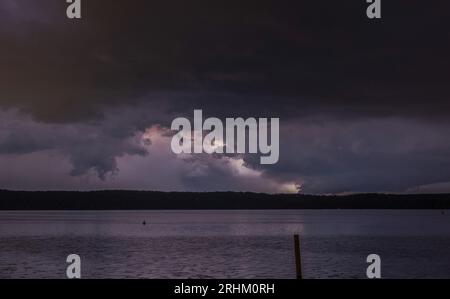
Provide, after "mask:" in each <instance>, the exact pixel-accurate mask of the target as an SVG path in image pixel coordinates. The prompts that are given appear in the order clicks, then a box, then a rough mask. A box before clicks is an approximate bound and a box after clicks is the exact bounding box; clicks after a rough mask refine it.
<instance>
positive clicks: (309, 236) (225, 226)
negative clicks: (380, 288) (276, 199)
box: [0, 210, 450, 279]
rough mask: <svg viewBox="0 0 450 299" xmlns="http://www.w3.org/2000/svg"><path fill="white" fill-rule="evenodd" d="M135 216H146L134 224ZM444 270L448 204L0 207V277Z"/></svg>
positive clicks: (424, 274)
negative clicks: (75, 260) (69, 271)
mask: <svg viewBox="0 0 450 299" xmlns="http://www.w3.org/2000/svg"><path fill="white" fill-rule="evenodd" d="M144 221H145V223H146V225H143V222H144ZM293 234H299V235H300V236H301V254H302V266H303V275H304V277H305V278H365V277H366V268H367V266H368V264H367V263H366V257H367V256H368V255H369V254H378V255H379V256H380V257H381V273H382V277H383V278H450V211H438V210H289V211H288V210H268V211H267V210H266V211H17V212H10V211H7V212H6V211H0V278H65V272H66V267H67V265H68V264H67V263H66V257H67V256H68V255H69V254H78V255H79V256H80V257H81V259H82V262H81V268H82V271H81V272H82V278H183V279H184V278H219V279H220V278H280V279H289V278H295V263H294V242H293Z"/></svg>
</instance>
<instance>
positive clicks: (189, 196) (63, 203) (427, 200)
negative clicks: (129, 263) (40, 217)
mask: <svg viewBox="0 0 450 299" xmlns="http://www.w3.org/2000/svg"><path fill="white" fill-rule="evenodd" d="M308 209H436V210H445V209H450V194H401V195H400V194H374V193H371V194H353V195H345V196H335V195H302V194H273V195H272V194H262V193H250V192H203V193H201V192H198V193H197V192H155V191H120V190H116V191H114V190H111V191H86V192H77V191H7V190H0V210H3V211H24V210H31V211H33V210H49V211H52V210H111V211H115V210H308Z"/></svg>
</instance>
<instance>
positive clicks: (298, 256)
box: [294, 234, 303, 279]
mask: <svg viewBox="0 0 450 299" xmlns="http://www.w3.org/2000/svg"><path fill="white" fill-rule="evenodd" d="M294 247H295V269H296V271H297V279H303V275H302V259H301V257H302V256H301V253H300V237H299V235H297V234H295V235H294Z"/></svg>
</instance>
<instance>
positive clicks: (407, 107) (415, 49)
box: [0, 0, 450, 193]
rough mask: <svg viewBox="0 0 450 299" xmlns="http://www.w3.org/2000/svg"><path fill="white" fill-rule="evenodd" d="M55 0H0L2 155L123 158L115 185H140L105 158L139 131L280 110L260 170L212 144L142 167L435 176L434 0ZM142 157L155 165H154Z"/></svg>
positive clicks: (446, 68) (397, 181)
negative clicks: (275, 146)
mask: <svg viewBox="0 0 450 299" xmlns="http://www.w3.org/2000/svg"><path fill="white" fill-rule="evenodd" d="M66 6H67V4H66V3H65V1H59V0H40V1H34V0H14V1H12V0H4V1H2V2H1V4H0V45H1V46H0V110H1V111H2V112H1V120H2V123H1V126H0V156H2V157H8V156H9V157H12V156H15V155H24V156H25V155H33V154H35V153H40V152H47V151H57V152H59V153H62V154H63V155H64V156H65V157H66V159H67V160H66V162H65V164H64V169H67V168H69V172H70V173H71V174H72V176H76V177H83V176H86V175H87V174H89V173H90V172H92V171H93V172H95V173H96V174H97V175H98V176H99V177H101V178H106V177H108V175H109V174H110V173H117V170H118V169H119V170H120V171H123V170H121V169H120V168H121V167H122V168H126V169H127V171H126V173H127V176H128V177H129V179H128V180H126V179H124V180H123V181H122V182H125V181H127V182H128V183H123V184H124V185H120V186H121V187H126V186H134V187H136V188H143V189H145V186H146V184H149V182H148V181H141V180H140V179H139V178H138V175H135V174H133V172H132V171H131V170H130V169H128V168H127V167H126V166H125V165H124V164H120V161H123V160H124V159H127V157H128V156H136V158H137V157H142V158H143V159H150V158H149V157H148V156H147V155H148V152H149V148H151V146H150V147H148V146H146V145H145V144H144V145H143V144H142V140H141V139H140V136H142V134H144V133H145V130H146V129H147V128H149V127H151V126H153V125H160V126H162V127H167V126H168V125H169V124H170V122H171V121H172V119H173V118H174V117H177V116H187V117H192V111H193V109H195V108H199V109H203V110H204V114H205V117H207V116H216V117H250V116H252V117H258V116H263V117H281V124H282V138H281V142H282V144H281V156H280V159H281V160H280V163H278V164H276V165H274V166H270V167H264V168H261V167H260V166H259V165H258V164H257V163H255V161H257V160H256V159H258V158H259V157H258V158H257V157H252V156H246V157H245V161H246V162H247V163H248V166H249V167H251V168H256V169H258V171H260V172H261V176H262V177H259V179H258V178H253V179H252V180H253V181H252V182H251V183H250V182H249V181H248V180H247V181H245V182H244V183H241V182H240V181H239V179H237V176H235V175H233V169H232V168H230V167H229V166H225V167H223V165H222V164H221V163H224V162H223V161H222V162H220V161H221V160H222V159H225V161H228V160H226V159H227V158H224V157H218V158H217V157H216V159H214V158H212V159H211V157H209V158H206V159H205V158H198V157H197V158H195V159H194V160H193V161H191V162H189V161H187V160H183V163H181V164H176V166H173V167H169V168H168V169H170V171H168V172H170V173H173V174H174V176H176V177H177V180H176V181H177V183H176V184H169V183H167V185H166V184H165V182H164V181H163V180H158V178H157V176H153V179H154V180H155V181H158V182H159V183H158V184H157V185H152V184H149V185H148V186H152V188H155V189H157V186H166V187H167V188H168V189H170V188H171V187H173V188H175V189H177V188H181V189H186V190H202V189H204V190H214V189H218V190H223V189H224V188H229V189H235V190H245V188H250V189H252V190H264V191H266V190H267V188H264V186H262V184H261V182H262V181H263V182H264V184H266V185H270V184H272V183H273V184H274V185H273V186H274V187H272V185H271V188H273V189H274V190H280V187H279V186H278V185H277V184H281V185H283V184H286V183H289V184H290V183H293V182H299V183H303V188H304V189H303V190H304V191H305V192H313V193H316V192H318V193H322V192H348V191H350V192H351V191H404V190H408V189H411V188H415V187H417V186H425V187H423V188H430V187H429V186H434V185H436V184H440V185H439V186H442V184H444V185H445V183H446V182H449V181H450V177H449V174H448V172H447V171H446V170H445V169H450V168H449V167H448V166H449V165H448V164H449V152H450V147H449V145H448V143H447V141H446V136H448V133H449V131H450V125H449V123H448V119H449V118H448V114H449V113H448V112H449V111H450V90H449V88H448V78H450V73H449V72H450V57H449V55H448V53H450V32H449V31H448V28H449V26H450V20H449V18H448V11H449V10H450V4H448V1H433V3H432V4H431V3H428V2H425V1H409V2H408V3H406V2H404V1H399V0H390V1H384V2H383V18H382V19H381V20H376V21H373V20H368V19H367V18H366V17H365V9H366V6H367V4H366V1H360V0H347V1H299V0H296V1H287V0H286V1H266V0H258V1H256V0H246V1H241V2H239V3H238V2H235V1H228V0H226V1H225V0H215V1H200V0H194V1H181V0H178V1H176V0H168V1H145V0H134V1H107V0H89V1H83V19H82V20H75V21H74V20H68V19H67V18H66V17H65V9H66ZM5 111H6V112H5ZM8 111H9V112H8ZM17 111H20V113H18V112H17ZM149 140H150V139H149ZM160 150H162V149H160ZM166 150H167V151H169V150H170V149H169V148H167V149H166ZM149 155H151V153H150V154H149ZM11 159H12V158H11ZM165 159H171V158H169V157H165ZM150 160H151V161H152V163H156V164H155V167H154V168H153V169H152V170H151V171H153V172H155V173H158V171H160V170H158V168H164V167H165V166H164V165H165V164H164V163H162V162H161V163H157V162H156V161H155V160H152V159H150ZM150 160H149V161H150ZM2 161H5V160H4V159H3V160H2ZM42 161H43V160H42ZM228 162H229V161H228ZM228 162H225V163H228ZM233 163H234V162H233ZM68 165H70V167H68ZM133 165H134V166H135V167H138V163H136V164H133ZM182 165H190V166H182ZM221 165H222V166H221ZM21 167H22V166H21ZM184 167H186V168H184ZM177 168H178V170H176V169H177ZM180 169H182V170H183V171H181V170H180ZM198 169H201V170H203V171H204V173H203V175H198V176H192V173H193V171H194V170H198ZM30 171H33V170H30ZM55 171H56V170H55ZM194 173H195V171H194ZM141 174H142V175H144V174H143V172H139V175H141ZM168 177H169V175H168V176H167V178H166V180H169V178H168ZM131 178H133V179H131ZM17 180H19V181H20V177H19V178H17ZM258 180H259V181H258ZM134 181H136V182H137V181H139V182H140V183H133V182H134ZM1 182H4V180H2V181H0V183H1ZM40 182H41V180H40ZM269 182H271V183H269ZM30 184H31V183H30ZM41 184H42V186H43V187H42V188H45V187H47V186H48V185H47V184H45V183H42V182H41ZM60 184H61V186H68V185H67V184H65V183H62V182H61V183H60ZM153 186H156V187H153ZM0 187H1V186H0ZM166 187H165V188H166ZM277 188H278V189H277Z"/></svg>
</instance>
